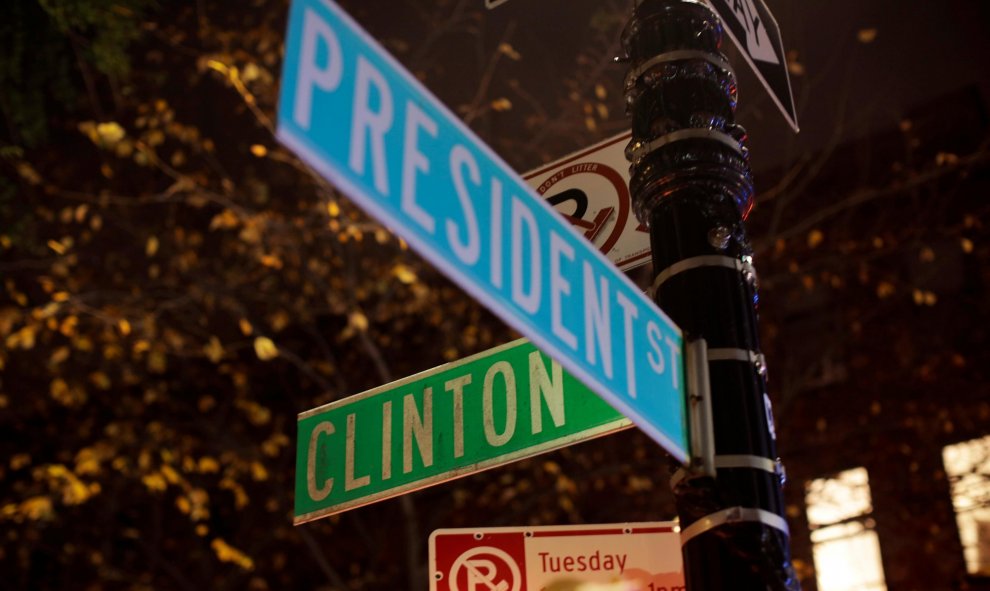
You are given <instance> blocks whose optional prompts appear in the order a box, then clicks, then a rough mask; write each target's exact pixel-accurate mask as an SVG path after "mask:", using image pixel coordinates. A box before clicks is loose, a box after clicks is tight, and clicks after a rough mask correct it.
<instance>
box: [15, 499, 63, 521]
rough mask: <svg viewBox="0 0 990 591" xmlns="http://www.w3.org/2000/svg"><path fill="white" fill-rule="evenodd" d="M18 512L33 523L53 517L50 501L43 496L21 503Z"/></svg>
mask: <svg viewBox="0 0 990 591" xmlns="http://www.w3.org/2000/svg"><path fill="white" fill-rule="evenodd" d="M20 511H21V513H23V514H24V515H26V516H27V518H28V519H31V520H33V521H40V520H48V519H51V518H52V517H54V515H55V512H54V511H53V510H52V500H51V499H50V498H48V497H45V496H38V497H31V498H30V499H27V500H25V501H24V502H23V503H21V506H20Z"/></svg>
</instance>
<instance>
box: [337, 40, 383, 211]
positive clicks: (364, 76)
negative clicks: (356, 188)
mask: <svg viewBox="0 0 990 591" xmlns="http://www.w3.org/2000/svg"><path fill="white" fill-rule="evenodd" d="M372 86H374V87H375V91H376V92H377V94H378V99H379V100H378V102H379V105H378V111H372V110H371V104H370V102H369V100H370V98H371V87H372ZM353 117H354V120H353V121H352V122H351V146H350V156H349V157H348V160H347V164H348V166H350V167H351V170H353V171H354V172H356V173H357V174H359V175H362V176H363V175H364V156H365V151H366V150H367V147H366V146H365V137H366V136H370V138H371V161H372V167H373V169H374V175H375V189H377V190H378V192H379V193H381V194H382V195H388V169H387V168H386V167H385V132H387V131H388V130H389V128H390V127H392V117H393V109H392V90H391V89H390V88H389V86H388V82H386V81H385V77H384V76H382V73H381V72H379V71H378V70H376V69H375V67H374V66H373V65H371V64H370V63H369V62H368V61H367V60H366V59H364V58H363V57H361V56H360V55H359V56H358V58H357V79H356V80H355V82H354V116H353Z"/></svg>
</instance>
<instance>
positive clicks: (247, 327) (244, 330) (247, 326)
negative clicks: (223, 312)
mask: <svg viewBox="0 0 990 591" xmlns="http://www.w3.org/2000/svg"><path fill="white" fill-rule="evenodd" d="M237 326H238V327H240V329H241V334H243V335H244V336H248V335H249V334H251V333H252V332H254V327H253V326H251V323H250V322H248V319H247V318H241V319H240V320H238V321H237Z"/></svg>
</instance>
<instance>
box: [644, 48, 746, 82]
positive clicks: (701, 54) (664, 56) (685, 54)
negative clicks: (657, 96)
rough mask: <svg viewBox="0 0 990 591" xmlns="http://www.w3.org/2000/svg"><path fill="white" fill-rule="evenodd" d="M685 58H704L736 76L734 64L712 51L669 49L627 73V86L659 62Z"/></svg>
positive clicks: (663, 62) (733, 76)
mask: <svg viewBox="0 0 990 591" xmlns="http://www.w3.org/2000/svg"><path fill="white" fill-rule="evenodd" d="M683 60H704V61H706V62H708V63H710V64H711V65H713V66H715V67H716V68H719V69H722V70H725V71H726V72H728V73H729V74H730V75H731V76H732V78H733V79H735V77H736V72H735V70H733V69H732V66H731V65H729V62H727V61H725V60H724V59H722V58H720V57H719V56H717V55H715V54H713V53H711V52H708V51H698V50H696V49H679V50H677V51H668V52H667V53H661V54H658V55H655V56H653V57H651V58H650V59H648V60H646V61H645V62H643V63H642V64H640V65H639V66H638V67H636V68H633V69H632V70H630V71H629V73H628V74H626V81H625V82H626V88H628V87H629V86H630V85H631V83H632V82H633V81H635V80H636V79H638V78H639V77H640V76H642V75H643V74H645V73H646V71H647V70H649V69H651V68H653V66H656V65H657V64H668V63H670V62H679V61H683Z"/></svg>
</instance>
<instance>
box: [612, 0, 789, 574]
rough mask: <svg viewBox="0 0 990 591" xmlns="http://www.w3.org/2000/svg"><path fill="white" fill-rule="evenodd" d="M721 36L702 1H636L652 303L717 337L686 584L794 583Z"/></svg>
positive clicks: (686, 484) (682, 493)
mask: <svg viewBox="0 0 990 591" xmlns="http://www.w3.org/2000/svg"><path fill="white" fill-rule="evenodd" d="M722 37H723V29H722V25H721V23H720V22H719V20H718V18H717V17H716V15H715V14H714V13H713V12H712V11H711V9H710V8H708V6H706V5H705V4H702V3H701V2H697V1H693V0H643V1H642V2H640V3H638V5H637V6H636V8H635V10H634V12H633V17H632V19H631V20H630V21H629V24H628V25H627V27H626V30H625V31H624V32H623V36H622V43H623V47H624V49H625V51H626V55H627V58H628V60H629V62H630V71H629V74H628V76H627V78H626V89H625V90H626V105H627V110H628V112H629V114H631V116H632V140H631V141H630V143H629V146H628V148H627V151H626V155H627V157H628V158H629V160H630V162H631V173H632V180H631V181H630V190H631V192H632V196H633V203H634V207H635V209H636V214H637V216H638V217H639V219H640V220H641V221H643V222H645V223H647V224H648V225H649V227H650V241H651V245H652V248H653V268H654V282H653V296H654V299H655V301H656V302H657V304H659V305H660V306H661V307H662V308H663V310H664V311H665V312H666V313H667V314H668V315H669V316H670V317H671V319H673V320H674V322H676V323H677V324H678V326H680V327H681V328H682V330H684V332H685V334H686V335H687V336H690V337H700V338H703V339H705V340H706V341H707V344H708V368H709V378H710V384H711V402H712V416H713V424H714V440H715V462H714V465H715V477H714V478H713V477H711V476H705V475H704V474H702V473H700V472H699V471H697V470H692V469H690V468H689V469H687V470H679V471H678V472H677V473H675V474H674V477H673V478H672V482H673V488H674V494H675V497H676V501H677V508H678V514H679V518H680V522H681V541H682V550H683V557H684V571H685V579H686V582H687V588H688V590H689V591H714V590H718V591H722V590H726V589H733V590H765V589H773V590H775V591H776V590H788V591H795V590H797V589H800V586H799V583H798V581H797V578H796V577H795V576H794V572H793V569H792V567H791V562H790V551H789V535H788V531H787V524H786V521H785V520H784V503H783V498H782V491H781V486H782V484H783V471H782V469H781V467H780V462H779V460H778V459H777V450H776V442H775V435H774V431H773V418H772V413H771V409H770V399H769V397H768V396H767V394H766V392H767V389H766V369H765V364H764V362H763V356H762V355H761V354H760V345H759V337H758V334H757V313H756V306H757V285H756V273H755V270H754V269H753V266H752V249H751V247H750V245H749V242H748V239H747V238H746V233H745V229H744V225H743V221H744V220H745V218H746V216H747V215H748V213H749V210H750V208H751V207H752V203H753V184H752V179H751V176H750V169H749V158H748V151H747V149H746V147H745V139H746V132H745V130H744V129H743V128H742V127H740V126H739V125H736V123H735V108H736V80H735V75H734V73H733V71H732V68H731V67H730V66H729V64H728V62H727V61H726V58H725V56H724V55H722V53H721V52H720V51H719V47H720V45H721V42H722Z"/></svg>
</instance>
